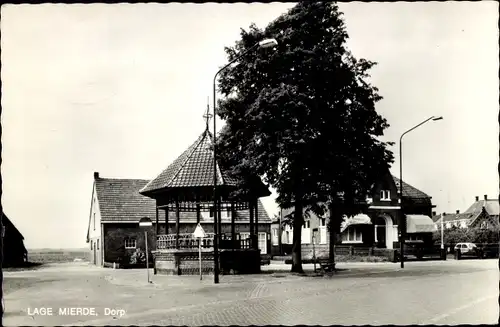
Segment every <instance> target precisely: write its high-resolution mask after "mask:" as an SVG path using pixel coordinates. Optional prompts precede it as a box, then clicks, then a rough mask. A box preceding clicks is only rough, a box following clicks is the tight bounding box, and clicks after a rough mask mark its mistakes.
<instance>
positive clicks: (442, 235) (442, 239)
mask: <svg viewBox="0 0 500 327" xmlns="http://www.w3.org/2000/svg"><path fill="white" fill-rule="evenodd" d="M441 255H442V256H443V260H444V259H446V252H445V250H444V214H442V215H441Z"/></svg>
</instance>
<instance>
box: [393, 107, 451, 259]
mask: <svg viewBox="0 0 500 327" xmlns="http://www.w3.org/2000/svg"><path fill="white" fill-rule="evenodd" d="M441 119H443V117H434V116H431V117H429V118H427V119H426V120H424V121H423V122H421V123H420V124H418V125H416V126H414V127H412V128H410V129H409V130H407V131H406V132H404V133H403V134H401V137H400V138H399V194H400V195H399V199H400V208H401V224H400V225H401V226H400V232H399V251H400V257H401V258H400V260H401V268H404V267H405V264H404V260H405V259H404V257H405V256H404V253H403V251H404V247H403V245H404V241H405V237H406V215H405V213H404V211H403V136H405V135H406V134H408V133H409V132H411V131H413V130H414V129H415V128H417V127H420V126H422V125H423V124H425V123H427V122H428V121H430V120H432V121H436V120H441Z"/></svg>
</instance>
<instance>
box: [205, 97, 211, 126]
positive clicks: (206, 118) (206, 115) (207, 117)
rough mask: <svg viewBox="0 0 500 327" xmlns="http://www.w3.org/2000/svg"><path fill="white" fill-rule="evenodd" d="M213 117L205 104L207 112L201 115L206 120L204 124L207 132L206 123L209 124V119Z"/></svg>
mask: <svg viewBox="0 0 500 327" xmlns="http://www.w3.org/2000/svg"><path fill="white" fill-rule="evenodd" d="M207 102H208V99H207ZM212 117H213V115H212V114H211V113H210V106H209V105H208V103H207V111H206V112H205V114H204V115H203V118H205V120H206V124H207V130H208V123H209V122H210V119H211V118H212Z"/></svg>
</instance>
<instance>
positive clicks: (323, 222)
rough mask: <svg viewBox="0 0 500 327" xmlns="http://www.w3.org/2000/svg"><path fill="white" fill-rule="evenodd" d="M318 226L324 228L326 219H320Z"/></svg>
mask: <svg viewBox="0 0 500 327" xmlns="http://www.w3.org/2000/svg"><path fill="white" fill-rule="evenodd" d="M320 224H321V226H322V227H323V226H326V218H321V221H320Z"/></svg>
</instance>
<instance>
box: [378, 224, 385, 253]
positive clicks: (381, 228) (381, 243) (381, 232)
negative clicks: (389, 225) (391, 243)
mask: <svg viewBox="0 0 500 327" xmlns="http://www.w3.org/2000/svg"><path fill="white" fill-rule="evenodd" d="M376 228H377V238H376V243H377V247H379V248H385V247H386V244H385V225H378V226H377V227H376Z"/></svg>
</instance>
